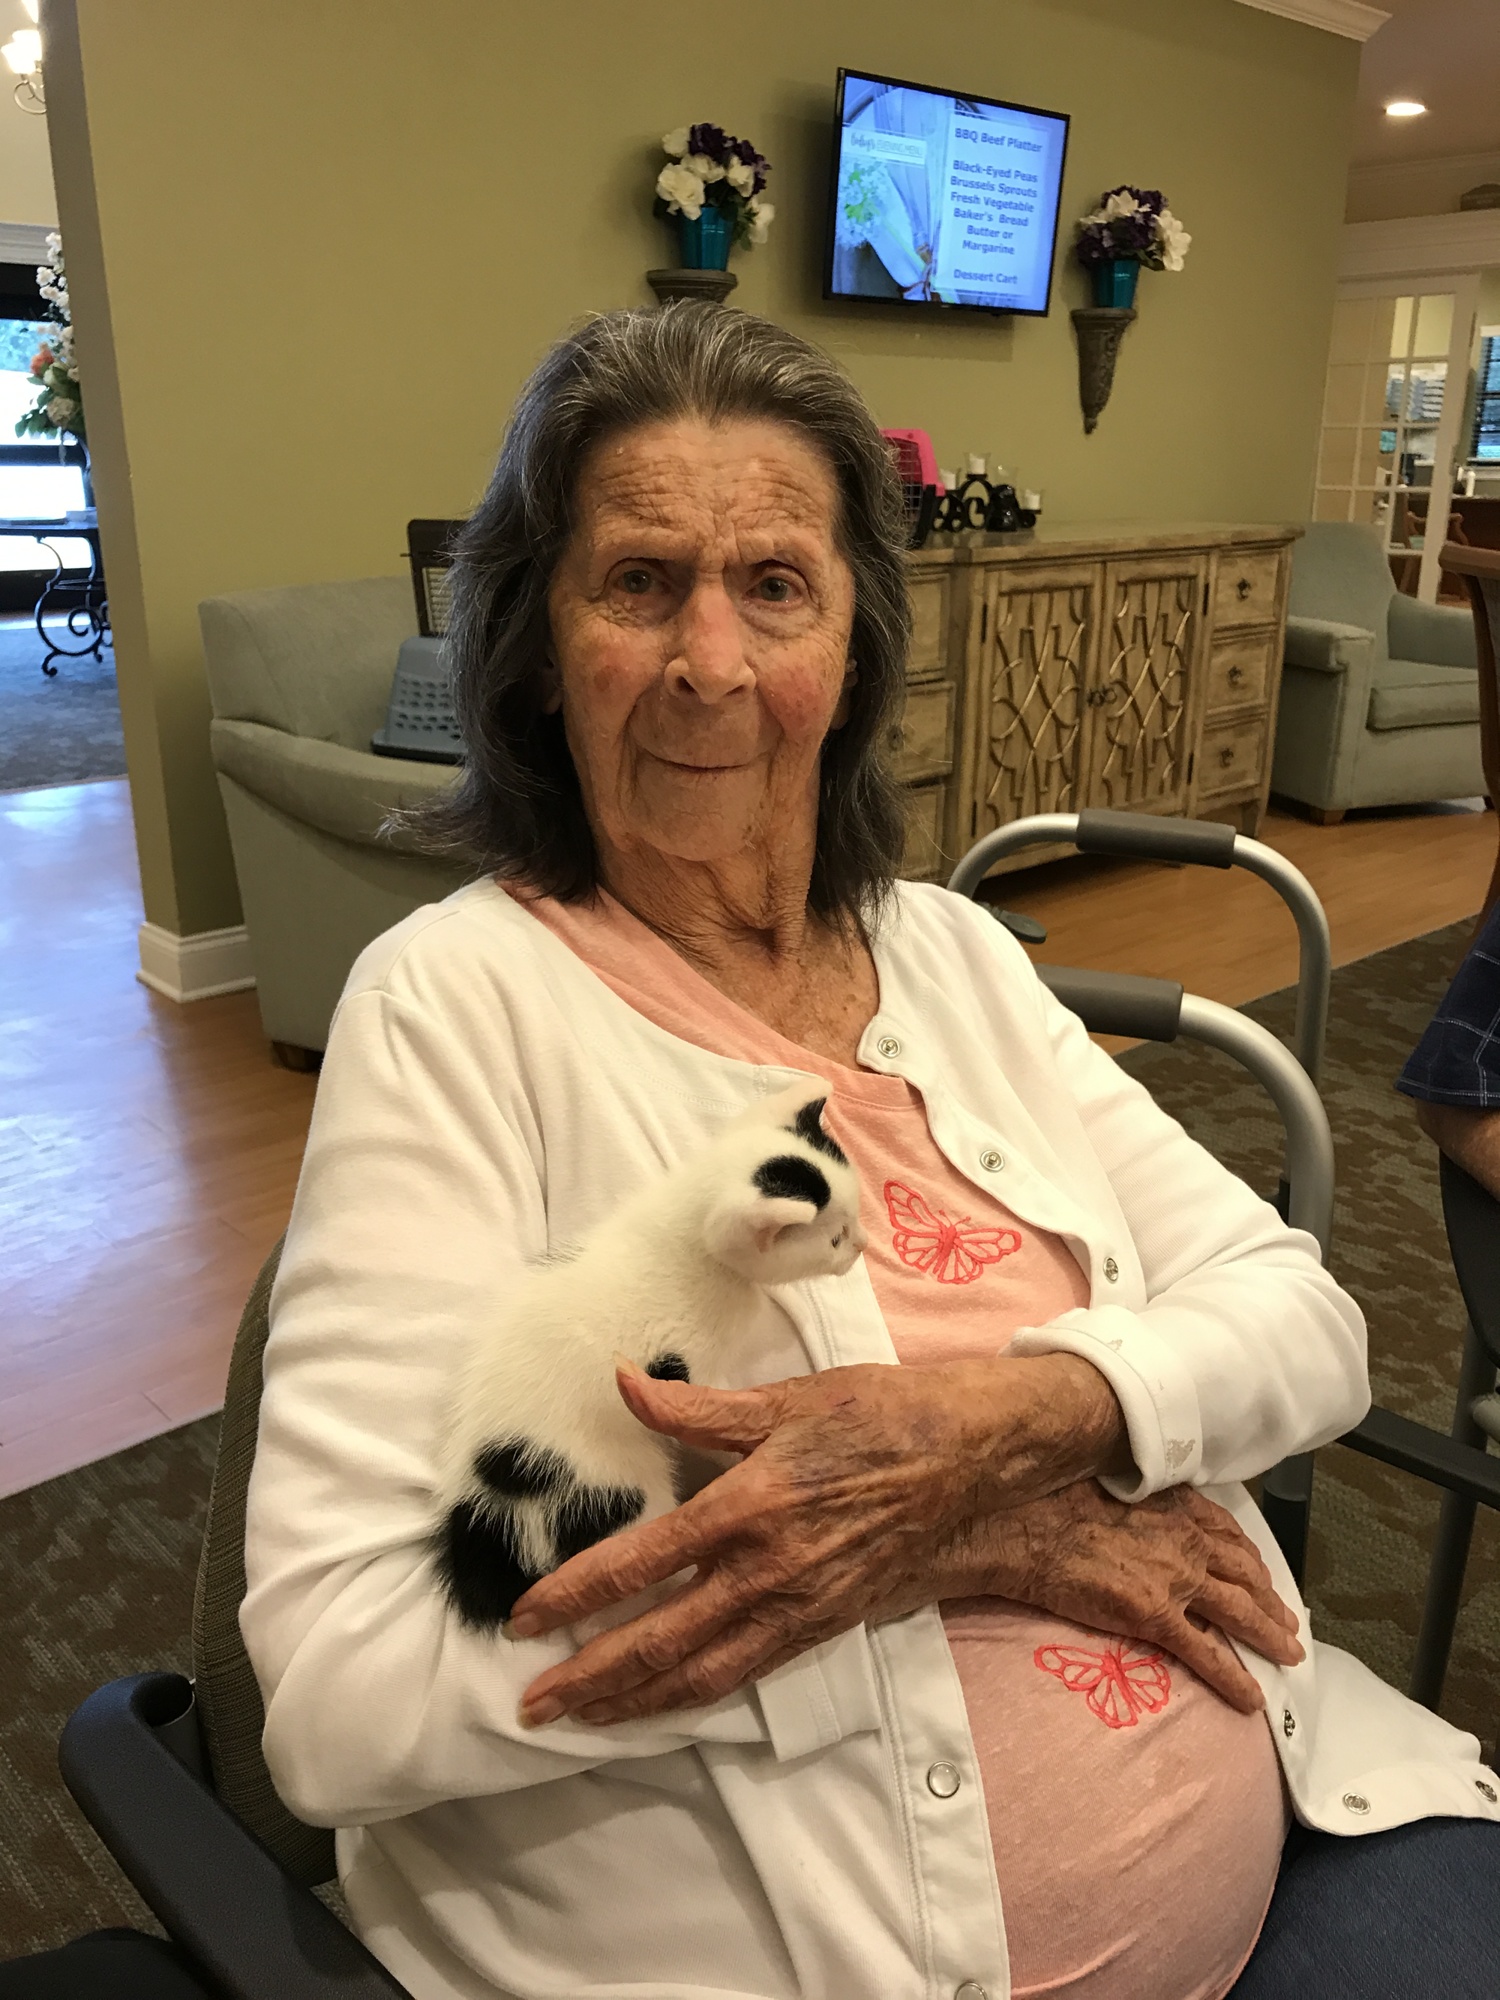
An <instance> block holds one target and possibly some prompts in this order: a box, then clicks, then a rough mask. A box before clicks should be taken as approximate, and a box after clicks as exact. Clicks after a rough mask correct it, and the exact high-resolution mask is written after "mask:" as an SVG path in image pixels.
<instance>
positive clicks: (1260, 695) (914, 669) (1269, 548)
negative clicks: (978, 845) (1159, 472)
mask: <svg viewBox="0 0 1500 2000" xmlns="http://www.w3.org/2000/svg"><path fill="white" fill-rule="evenodd" d="M1298 532H1299V531H1298V530H1297V529H1296V528H1290V527H1237V526H1222V525H1203V524H1198V525H1193V526H1168V527H1152V526H1145V525H1142V526H1130V525H1125V526H1120V525H1115V526H1109V527H1098V528H1095V527H1076V528H1073V527H1041V528H1038V529H1037V531H1036V533H1035V534H1034V535H1030V536H1027V537H1025V538H1024V539H1022V538H1015V539H1012V538H1010V537H1007V538H1005V540H1004V541H1003V542H1002V541H1000V540H999V539H998V538H988V539H986V538H983V537H978V538H975V539H974V540H973V541H971V542H966V543H963V544H961V545H960V546H957V547H945V548H928V549H921V550H918V551H916V552H914V553H913V554H912V555H911V557H910V558H909V562H910V587H911V599H912V614H913V639H912V651H911V660H910V664H909V667H908V676H907V697H906V707H905V711H904V713H903V715H902V718H901V721H900V722H899V723H898V724H897V725H896V727H895V729H894V730H893V732H892V743H891V747H892V750H893V752H894V754H895V762H896V767H897V769H898V771H899V773H900V775H901V776H902V778H903V779H905V781H906V783H907V785H908V787H909V788H910V789H909V792H908V798H909V802H910V825H911V833H910V839H909V842H908V847H907V855H906V863H905V868H904V871H903V872H904V873H906V874H907V875H908V876H911V877H919V878H928V879H935V880H944V879H946V877H947V875H948V874H949V873H950V871H951V869H952V867H953V864H954V862H955V861H956V860H957V859H958V858H959V856H960V855H962V854H963V853H964V852H965V851H966V849H968V848H969V847H971V846H972V845H973V843H974V842H975V841H976V840H977V839H978V838H979V837H980V835H981V834H985V833H988V832H989V831H990V829H991V828H992V827H996V826H1003V825H1005V824H1007V823H1008V822H1009V821H1011V820H1015V819H1021V818H1024V817H1025V816H1026V815H1028V814H1031V813H1042V812H1078V811H1081V810H1082V809H1083V808H1084V807H1086V806H1111V807H1114V808H1117V809H1119V810H1123V811H1130V812H1153V813H1181V814H1189V815H1192V816H1195V817H1197V818H1200V819H1221V820H1231V821H1233V823H1234V824H1235V825H1236V826H1237V827H1238V828H1239V829H1240V831H1241V832H1243V833H1254V832H1255V831H1256V830H1257V829H1258V828H1259V825H1260V822H1261V817H1262V815H1263V813H1264V812H1265V805H1266V792H1267V789H1268V787H1269V784H1270V776H1271V744H1272V741H1273V737H1274V731H1275V727H1276V698H1277V693H1278V689H1279V684H1280V678H1281V657H1282V640H1283V634H1284V629H1285V623H1286V596H1287V582H1288V576H1289V573H1290V567H1291V561H1290V551H1291V545H1292V543H1293V541H1294V540H1295V539H1296V536H1297V534H1298ZM1060 851H1062V850H1059V849H1049V848H1042V847H1038V848H1031V849H1029V850H1027V852H1026V853H1025V854H1024V855H1023V856H1017V857H1016V860H1015V863H1014V864H1013V865H1015V866H1030V865H1032V864H1034V863H1035V862H1037V861H1042V860H1045V859H1047V858H1048V856H1049V854H1053V853H1056V852H1060ZM1006 865H1007V864H1005V863H1002V864H1001V866H1002V868H1004V867H1005V866H1006Z"/></svg>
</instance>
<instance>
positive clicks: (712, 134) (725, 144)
mask: <svg viewBox="0 0 1500 2000" xmlns="http://www.w3.org/2000/svg"><path fill="white" fill-rule="evenodd" d="M688 151H689V152H690V153H706V154H707V155H708V157H709V159H711V160H713V161H715V162H716V163H717V164H718V165H719V166H721V167H727V166H728V165H729V161H730V157H731V155H730V151H729V135H728V134H727V133H726V132H725V130H724V127H723V126H722V125H694V126H693V127H692V129H691V130H690V131H689V133H688Z"/></svg>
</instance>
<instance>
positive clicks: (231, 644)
mask: <svg viewBox="0 0 1500 2000" xmlns="http://www.w3.org/2000/svg"><path fill="white" fill-rule="evenodd" d="M198 619H199V623H200V624H201V625H202V627H203V656H204V663H205V665H206V667H207V670H208V691H209V695H210V697H211V698H212V701H213V710H214V714H215V716H217V717H218V718H219V719H220V720H221V721H228V722H259V723H263V724H264V725H265V726H266V727H267V728H268V729H283V730H285V731H286V732H287V734H288V735H289V736H311V737H314V738H316V739H317V740H318V741H320V742H323V743H341V744H342V745H343V746H344V748H345V749H346V750H368V749H369V747H370V738H371V737H372V736H373V735H374V733H375V731H376V730H377V729H378V728H379V727H380V725H381V724H382V723H383V722H384V721H385V711H386V704H387V702H388V701H389V700H390V696H391V682H392V680H393V679H394V678H395V673H396V655H397V654H398V653H399V652H400V650H401V641H402V640H403V639H409V638H411V637H413V635H414V634H415V632H416V629H417V617H416V612H415V610H414V608H413V605H412V596H411V585H410V584H409V583H408V582H407V581H406V579H405V578H404V577H400V576H367V577H359V578H357V579H355V580H354V581H353V582H350V583H301V584H294V585H290V586H287V587H284V588H282V589H278V590H240V591H236V592H235V593H234V594H233V595H232V596H229V597H210V598H207V599H205V601H204V602H203V603H202V604H200V605H199V607H198Z"/></svg>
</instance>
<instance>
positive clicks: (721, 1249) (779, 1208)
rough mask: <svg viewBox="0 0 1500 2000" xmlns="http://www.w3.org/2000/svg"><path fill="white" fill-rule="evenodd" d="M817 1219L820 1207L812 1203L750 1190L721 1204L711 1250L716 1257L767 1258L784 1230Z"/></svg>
mask: <svg viewBox="0 0 1500 2000" xmlns="http://www.w3.org/2000/svg"><path fill="white" fill-rule="evenodd" d="M817 1218H818V1211H817V1208H816V1207H815V1206H814V1204H813V1203H812V1202H810V1201H795V1200H793V1199H792V1197H791V1196H789V1195H763V1194H761V1193H759V1192H758V1191H757V1190H754V1189H749V1188H747V1189H746V1190H745V1193H744V1194H743V1195H742V1196H740V1197H739V1198H738V1199H736V1200H732V1201H724V1202H720V1203H719V1204H718V1206H717V1207H716V1208H715V1209H714V1210H713V1212H712V1213H711V1214H710V1216H709V1218H708V1228H707V1232H706V1236H707V1242H708V1247H709V1249H710V1250H711V1251H712V1252H713V1254H714V1255H715V1256H716V1257H727V1258H733V1257H744V1256H746V1255H747V1254H751V1253H753V1254H754V1255H756V1256H758V1257H764V1256H765V1254H766V1252H767V1251H768V1250H770V1249H771V1248H772V1246H773V1245H774V1244H775V1242H776V1239H777V1238H778V1237H779V1236H780V1235H781V1233H782V1231H783V1230H784V1229H792V1228H795V1227H796V1226H797V1224H799V1223H804V1222H816V1220H817Z"/></svg>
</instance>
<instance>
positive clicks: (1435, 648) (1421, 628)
mask: <svg viewBox="0 0 1500 2000" xmlns="http://www.w3.org/2000/svg"><path fill="white" fill-rule="evenodd" d="M1387 637H1388V638H1389V640H1390V648H1391V658H1392V659H1393V660H1423V661H1425V662H1427V663H1428V664H1429V665H1431V666H1437V667H1472V666H1475V665H1476V664H1477V656H1476V653H1475V647H1474V614H1473V612H1472V611H1468V610H1462V611H1461V610H1458V609H1457V608H1456V607H1455V606H1452V605H1448V604H1419V603H1418V602H1417V600H1416V598H1415V597H1406V596H1403V595H1402V594H1401V593H1400V592H1399V591H1398V592H1397V593H1396V595H1395V596H1394V597H1393V598H1392V599H1391V615H1390V623H1389V625H1388V626H1387Z"/></svg>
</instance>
